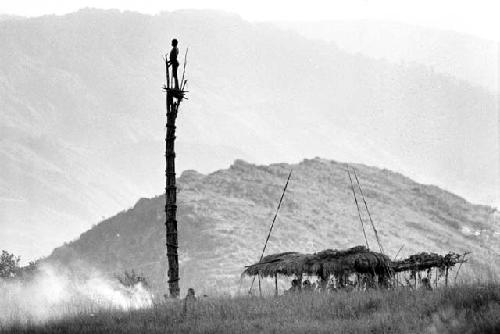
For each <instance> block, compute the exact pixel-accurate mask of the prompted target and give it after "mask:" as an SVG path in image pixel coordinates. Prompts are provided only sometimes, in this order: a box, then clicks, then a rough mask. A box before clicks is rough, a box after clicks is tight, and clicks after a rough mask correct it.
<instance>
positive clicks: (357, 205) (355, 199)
mask: <svg viewBox="0 0 500 334" xmlns="http://www.w3.org/2000/svg"><path fill="white" fill-rule="evenodd" d="M347 175H348V176H349V181H351V190H352V196H354V203H355V204H356V208H357V209H358V217H359V221H360V222H361V229H362V230H363V236H364V237H365V242H366V248H367V249H370V246H368V239H367V238H366V232H365V224H364V223H363V218H361V211H360V210H359V204H358V199H357V198H356V191H355V190H354V184H353V183H352V178H351V172H349V166H347Z"/></svg>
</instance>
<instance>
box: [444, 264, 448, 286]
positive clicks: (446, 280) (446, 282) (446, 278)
mask: <svg viewBox="0 0 500 334" xmlns="http://www.w3.org/2000/svg"><path fill="white" fill-rule="evenodd" d="M444 285H445V286H446V287H447V286H448V266H446V272H445V274H444Z"/></svg>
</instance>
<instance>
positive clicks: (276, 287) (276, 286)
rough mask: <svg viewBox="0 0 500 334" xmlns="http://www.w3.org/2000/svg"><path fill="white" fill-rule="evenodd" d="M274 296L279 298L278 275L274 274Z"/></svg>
mask: <svg viewBox="0 0 500 334" xmlns="http://www.w3.org/2000/svg"><path fill="white" fill-rule="evenodd" d="M274 295H275V296H276V297H278V273H276V274H274Z"/></svg>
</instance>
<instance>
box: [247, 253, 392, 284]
mask: <svg viewBox="0 0 500 334" xmlns="http://www.w3.org/2000/svg"><path fill="white" fill-rule="evenodd" d="M390 263H391V261H390V259H389V258H388V257H387V256H385V255H383V254H381V253H376V252H372V251H370V250H368V249H367V248H366V247H364V246H357V247H353V248H349V249H347V250H336V249H327V250H324V251H321V252H318V253H314V254H301V253H296V252H286V253H279V254H272V255H268V256H265V257H264V258H263V259H262V261H260V262H258V263H255V264H253V265H251V266H248V267H247V269H246V270H245V271H244V272H243V275H249V276H255V275H261V276H270V277H272V276H274V275H276V274H281V275H286V276H292V275H301V274H307V275H316V276H319V277H328V276H330V275H343V274H350V273H377V274H379V275H380V274H382V275H384V274H386V273H387V269H388V268H389V266H390Z"/></svg>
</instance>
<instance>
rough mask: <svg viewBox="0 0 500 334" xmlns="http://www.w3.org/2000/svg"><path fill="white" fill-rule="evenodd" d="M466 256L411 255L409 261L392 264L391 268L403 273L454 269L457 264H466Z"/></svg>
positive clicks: (453, 254)
mask: <svg viewBox="0 0 500 334" xmlns="http://www.w3.org/2000/svg"><path fill="white" fill-rule="evenodd" d="M465 255H466V254H464V255H459V254H456V253H451V252H450V253H448V254H446V255H444V256H443V255H439V254H436V253H420V254H415V255H410V257H408V258H407V259H404V260H400V261H395V262H392V264H391V268H392V270H394V271H395V272H402V271H409V270H415V271H421V270H427V269H430V268H441V269H444V268H446V267H453V266H454V265H455V264H457V263H461V262H465V259H464V256H465Z"/></svg>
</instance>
